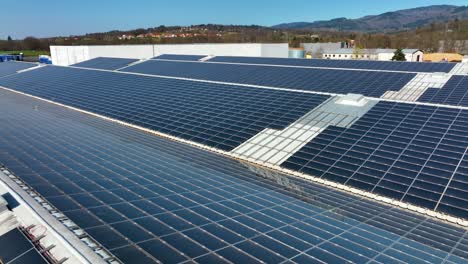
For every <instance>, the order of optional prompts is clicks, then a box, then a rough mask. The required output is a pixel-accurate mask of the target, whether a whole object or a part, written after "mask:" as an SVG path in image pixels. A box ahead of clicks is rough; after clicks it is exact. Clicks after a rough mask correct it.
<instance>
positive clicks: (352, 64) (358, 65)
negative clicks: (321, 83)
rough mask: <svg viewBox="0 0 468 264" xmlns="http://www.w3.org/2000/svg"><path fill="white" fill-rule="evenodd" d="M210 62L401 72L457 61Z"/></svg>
mask: <svg viewBox="0 0 468 264" xmlns="http://www.w3.org/2000/svg"><path fill="white" fill-rule="evenodd" d="M209 61H210V62H229V63H241V64H270V65H287V66H302V67H324V68H342V69H362V70H383V71H400V72H446V73H448V72H450V71H451V70H452V69H453V68H454V67H455V65H456V64H455V63H428V62H424V63H415V62H397V61H366V60H325V59H288V58H264V57H228V56H220V57H214V58H212V59H210V60H209Z"/></svg>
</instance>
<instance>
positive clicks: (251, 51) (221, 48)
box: [50, 43, 288, 66]
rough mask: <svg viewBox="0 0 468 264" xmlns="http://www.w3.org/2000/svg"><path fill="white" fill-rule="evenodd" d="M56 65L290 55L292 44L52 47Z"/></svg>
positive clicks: (282, 56)
mask: <svg viewBox="0 0 468 264" xmlns="http://www.w3.org/2000/svg"><path fill="white" fill-rule="evenodd" d="M50 51H51V55H52V62H53V64H54V65H61V66H68V65H71V64H75V63H78V62H82V61H85V60H89V59H93V58H97V57H111V58H129V59H149V58H153V57H155V56H158V55H161V54H186V55H214V56H250V57H279V58H287V57H288V44H287V43H284V44H251V43H247V44H178V45H108V46H50Z"/></svg>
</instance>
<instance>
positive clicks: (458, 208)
mask: <svg viewBox="0 0 468 264" xmlns="http://www.w3.org/2000/svg"><path fill="white" fill-rule="evenodd" d="M466 131H468V111H466V110H459V109H450V108H437V107H431V106H422V105H413V104H400V103H388V102H380V103H378V104H377V105H376V106H375V107H374V108H373V109H371V110H370V111H369V112H368V113H367V114H366V115H364V116H363V117H362V118H360V119H359V120H358V121H357V122H356V123H355V124H354V125H353V126H351V127H350V128H349V129H346V128H338V127H329V128H328V129H326V130H325V131H324V132H322V133H321V134H320V135H318V136H317V137H316V138H315V139H314V140H312V141H311V142H310V143H308V144H307V145H306V146H305V147H304V148H302V149H301V150H300V151H299V152H297V153H296V154H295V155H294V156H293V157H291V158H290V159H289V160H287V161H286V162H285V163H283V164H282V166H284V167H287V168H290V169H293V170H299V171H301V172H304V173H307V174H310V175H313V176H316V177H321V178H323V179H327V180H331V181H334V182H339V183H342V184H346V185H349V186H352V187H356V188H359V189H362V190H365V191H370V192H373V193H377V194H381V195H384V196H386V197H391V198H393V199H396V200H401V201H404V202H408V203H411V204H416V205H418V206H421V207H425V208H429V209H431V210H436V211H441V212H446V213H449V214H451V215H456V216H459V217H462V218H468V154H467V153H466V150H467V147H468V135H467V134H466Z"/></svg>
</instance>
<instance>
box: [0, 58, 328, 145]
mask: <svg viewBox="0 0 468 264" xmlns="http://www.w3.org/2000/svg"><path fill="white" fill-rule="evenodd" d="M31 83H35V85H30V84H31ZM0 85H1V86H4V87H7V88H11V89H14V90H18V91H21V92H25V93H29V94H32V95H35V96H39V97H42V98H44V99H49V100H53V101H55V102H59V103H62V104H66V105H69V106H73V107H77V108H80V109H82V110H87V111H91V112H93V113H96V114H100V115H104V116H107V117H111V118H115V119H118V120H120V121H124V122H128V123H131V124H134V125H138V126H141V127H145V128H148V129H152V130H154V131H158V132H162V133H166V134H169V135H172V136H176V137H180V138H183V139H186V140H191V141H194V142H197V143H201V144H205V145H208V146H211V147H215V148H218V149H222V150H226V151H230V150H232V149H234V148H235V147H237V146H239V145H240V144H242V143H243V142H244V141H246V140H247V139H249V138H251V137H253V136H254V135H256V134H257V133H259V132H260V131H262V130H264V129H265V128H272V129H283V128H285V127H287V126H288V125H289V124H291V123H292V122H294V121H296V120H297V119H298V118H299V117H301V116H303V115H304V114H305V113H307V112H309V111H310V110H312V109H313V108H315V107H316V106H317V105H319V104H321V103H322V102H324V101H325V100H326V99H328V98H329V96H325V95H316V94H303V93H297V92H288V91H280V90H270V89H258V88H251V87H242V86H231V85H220V84H211V83H203V82H193V81H185V80H175V79H164V78H156V77H147V76H138V75H131V74H122V73H115V72H103V71H91V70H83V69H76V68H67V67H55V66H47V67H44V68H41V69H38V70H35V71H30V72H25V73H24V74H21V75H19V76H17V77H13V76H11V77H6V78H3V79H1V81H0Z"/></svg>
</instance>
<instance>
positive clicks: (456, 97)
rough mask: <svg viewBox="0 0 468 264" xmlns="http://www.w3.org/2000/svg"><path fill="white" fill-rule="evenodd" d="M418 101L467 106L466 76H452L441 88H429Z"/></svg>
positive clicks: (467, 80)
mask: <svg viewBox="0 0 468 264" xmlns="http://www.w3.org/2000/svg"><path fill="white" fill-rule="evenodd" d="M418 101H419V102H428V103H435V104H446V105H456V106H468V77H467V76H452V77H451V78H450V80H449V81H448V82H447V83H446V84H445V85H444V87H442V88H440V89H439V88H429V89H427V91H426V92H425V93H424V94H423V95H422V96H421V97H420V98H419V99H418Z"/></svg>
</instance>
